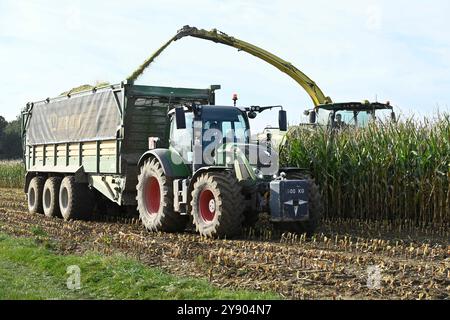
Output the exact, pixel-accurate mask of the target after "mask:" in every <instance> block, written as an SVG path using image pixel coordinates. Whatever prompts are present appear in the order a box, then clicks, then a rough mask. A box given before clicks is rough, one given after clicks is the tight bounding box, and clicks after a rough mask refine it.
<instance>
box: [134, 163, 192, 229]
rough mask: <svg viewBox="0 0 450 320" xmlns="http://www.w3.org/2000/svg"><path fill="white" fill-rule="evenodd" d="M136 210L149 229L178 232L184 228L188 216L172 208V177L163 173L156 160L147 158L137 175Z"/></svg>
mask: <svg viewBox="0 0 450 320" xmlns="http://www.w3.org/2000/svg"><path fill="white" fill-rule="evenodd" d="M136 189H137V196H136V200H137V210H138V211H139V218H140V220H141V221H142V224H143V225H144V226H145V227H146V228H147V229H148V230H149V231H164V232H180V231H183V230H184V229H185V228H186V224H187V222H188V221H189V219H188V216H182V215H180V214H179V213H177V212H175V211H174V210H173V197H174V195H173V179H172V178H170V177H167V176H166V175H165V174H164V170H163V169H162V167H161V165H160V163H159V161H158V160H156V159H154V158H150V159H148V160H147V161H146V162H145V163H144V165H143V166H142V167H141V173H140V174H139V176H138V184H137V186H136Z"/></svg>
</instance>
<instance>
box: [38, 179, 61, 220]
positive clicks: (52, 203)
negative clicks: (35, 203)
mask: <svg viewBox="0 0 450 320" xmlns="http://www.w3.org/2000/svg"><path fill="white" fill-rule="evenodd" d="M61 180H62V179H61V178H60V177H50V178H48V179H47V180H46V181H45V184H44V191H43V193H42V205H43V208H44V214H45V215H46V216H47V217H60V216H61V211H60V210H59V187H60V185H61Z"/></svg>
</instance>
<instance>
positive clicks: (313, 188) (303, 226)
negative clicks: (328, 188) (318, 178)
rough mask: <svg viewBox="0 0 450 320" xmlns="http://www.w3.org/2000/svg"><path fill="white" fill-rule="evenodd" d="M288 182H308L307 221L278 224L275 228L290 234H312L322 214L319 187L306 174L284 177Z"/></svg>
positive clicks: (293, 174)
mask: <svg viewBox="0 0 450 320" xmlns="http://www.w3.org/2000/svg"><path fill="white" fill-rule="evenodd" d="M286 178H287V179H288V180H308V182H309V202H308V212H309V219H308V220H306V221H301V222H278V223H276V224H275V227H276V228H277V229H279V230H280V231H286V232H292V233H297V234H304V233H306V234H307V235H308V236H311V235H313V234H314V231H315V230H316V229H317V227H318V225H319V222H320V219H321V217H322V214H323V206H322V199H321V194H320V189H319V186H318V185H317V184H316V183H315V181H314V180H313V179H312V178H311V177H310V176H309V175H307V174H303V173H291V174H288V175H287V177H286Z"/></svg>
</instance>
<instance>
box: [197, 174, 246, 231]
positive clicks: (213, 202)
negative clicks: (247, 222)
mask: <svg viewBox="0 0 450 320" xmlns="http://www.w3.org/2000/svg"><path fill="white" fill-rule="evenodd" d="M191 209H192V217H193V223H194V225H195V227H196V229H197V231H198V232H199V233H200V234H201V235H204V236H208V237H221V238H223V237H234V236H237V235H239V234H240V233H241V231H242V222H243V220H244V215H243V211H244V209H245V203H244V197H243V195H242V193H241V187H240V185H239V184H238V181H237V179H236V177H235V176H234V174H233V172H208V173H204V174H202V175H200V177H199V178H198V179H197V180H196V182H195V184H194V189H193V191H192V201H191Z"/></svg>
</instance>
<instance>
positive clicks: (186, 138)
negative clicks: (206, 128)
mask: <svg viewBox="0 0 450 320" xmlns="http://www.w3.org/2000/svg"><path fill="white" fill-rule="evenodd" d="M193 119H194V115H193V114H192V112H186V129H177V124H176V122H175V120H174V119H173V120H172V122H171V126H170V146H171V147H172V148H174V149H175V150H177V151H178V152H179V153H180V155H181V157H182V158H183V160H184V161H185V162H186V163H191V162H192V137H193V129H192V123H193Z"/></svg>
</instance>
